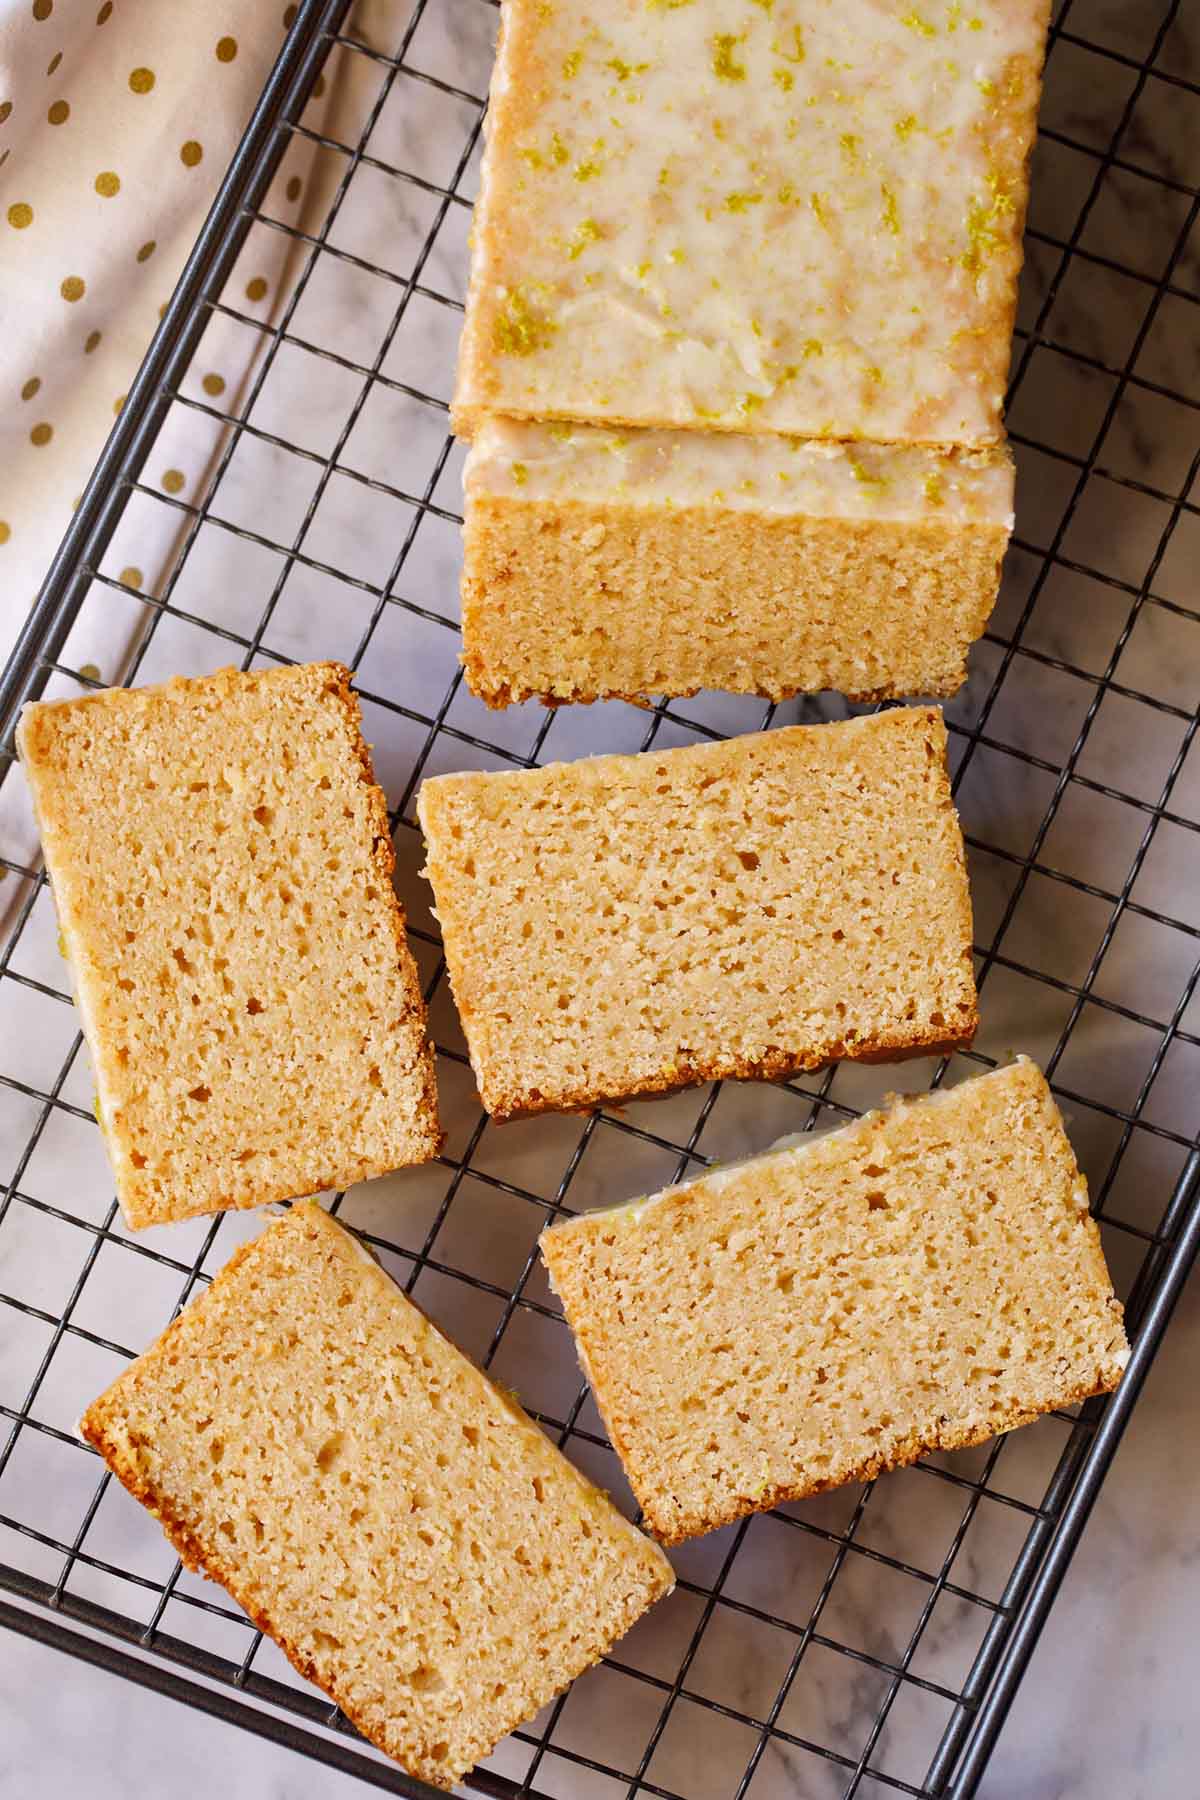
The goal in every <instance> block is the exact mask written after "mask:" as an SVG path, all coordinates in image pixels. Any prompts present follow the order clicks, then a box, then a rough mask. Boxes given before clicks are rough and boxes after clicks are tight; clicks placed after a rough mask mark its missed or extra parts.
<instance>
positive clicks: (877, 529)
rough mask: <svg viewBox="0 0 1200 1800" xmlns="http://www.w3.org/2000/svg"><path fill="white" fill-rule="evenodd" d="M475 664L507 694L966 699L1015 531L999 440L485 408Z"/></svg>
mask: <svg viewBox="0 0 1200 1800" xmlns="http://www.w3.org/2000/svg"><path fill="white" fill-rule="evenodd" d="M464 488H465V493H466V505H465V525H464V555H465V561H464V570H463V583H462V602H463V603H462V629H463V662H464V665H465V667H466V673H467V680H468V682H469V684H470V686H471V688H472V689H473V691H474V692H475V693H476V694H478V695H479V696H480V697H481V698H482V699H483V700H486V701H487V702H488V704H489V705H491V706H506V705H508V704H509V703H510V702H512V701H517V700H528V699H530V698H534V697H536V698H539V699H542V700H545V701H547V702H560V701H568V700H596V699H601V698H607V697H611V696H614V695H619V696H622V697H624V698H626V699H636V698H640V697H642V696H645V695H652V694H689V693H695V692H697V691H698V690H699V689H701V688H724V689H726V690H729V691H732V692H737V693H757V694H763V695H765V696H767V697H769V698H770V699H773V700H781V699H785V698H787V697H788V696H789V695H791V694H796V693H802V692H815V691H818V690H820V689H822V688H834V689H837V690H839V691H840V692H842V693H844V694H850V695H852V696H853V697H855V698H856V699H865V698H872V699H882V698H891V697H896V696H900V695H905V694H952V693H953V692H954V691H955V690H956V688H958V687H959V685H960V684H961V682H962V681H963V680H964V679H965V676H966V656H967V651H968V649H969V648H970V646H971V645H972V644H973V643H974V641H975V639H976V638H977V637H978V636H979V635H980V633H981V632H982V631H983V628H984V626H985V624H986V623H987V618H988V615H989V613H990V612H991V609H992V606H993V604H994V602H995V598H996V593H997V589H998V587H999V581H1000V564H1001V560H1002V558H1003V556H1004V550H1005V546H1006V544H1007V542H1008V537H1009V533H1010V531H1011V530H1012V505H1013V468H1012V459H1011V457H1010V455H1009V453H1008V451H1007V449H1005V448H995V447H993V448H990V449H986V450H953V449H952V450H944V449H935V448H932V447H929V446H925V445H895V444H868V443H858V444H837V443H832V442H815V441H813V440H811V439H800V438H781V437H764V436H750V435H738V434H735V433H732V432H725V433H721V434H717V433H712V432H695V431H633V432H620V433H619V432H614V431H609V430H605V429H603V428H600V427H597V426H589V425H576V426H571V425H564V424H561V423H559V424H556V423H549V424H537V423H530V422H522V421H514V420H501V419H488V420H486V421H485V422H484V423H483V424H482V425H481V426H480V427H479V429H478V431H477V432H476V435H475V439H474V441H473V443H472V445H471V448H470V450H469V452H468V455H467V462H466V469H465V472H464Z"/></svg>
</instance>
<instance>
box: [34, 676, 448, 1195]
mask: <svg viewBox="0 0 1200 1800" xmlns="http://www.w3.org/2000/svg"><path fill="white" fill-rule="evenodd" d="M17 741H18V748H19V750H20V754H21V758H22V760H23V763H24V766H25V771H26V774H27V775H28V778H29V782H30V786H31V788H32V792H33V800H34V806H35V809H36V813H37V818H38V823H39V827H40V830H41V837H42V847H43V850H44V853H45V858H46V867H47V871H48V873H49V876H50V880H51V884H52V886H53V890H54V898H55V904H56V906H57V908H58V916H59V922H60V925H61V928H62V940H63V944H64V948H65V952H66V955H67V958H68V961H69V964H70V968H71V974H72V980H73V984H74V988H75V994H76V999H77V1002H78V1005H79V1010H80V1014H81V1021H82V1025H83V1030H84V1033H85V1036H86V1038H87V1042H88V1048H89V1049H90V1051H91V1057H92V1065H93V1069H94V1072H95V1081H96V1088H97V1106H96V1112H97V1117H98V1119H99V1121H100V1124H101V1127H102V1129H103V1133H104V1137H105V1140H106V1143H107V1146H108V1150H109V1154H110V1156H111V1159H112V1164H113V1169H114V1173H115V1178H116V1187H117V1193H118V1196H119V1198H120V1201H121V1204H122V1207H123V1209H124V1212H125V1216H126V1218H127V1219H128V1221H129V1223H130V1225H132V1226H135V1227H138V1226H144V1225H155V1224H161V1223H163V1222H164V1221H166V1220H169V1219H182V1218H186V1217H188V1216H190V1215H191V1214H194V1213H206V1212H214V1211H217V1210H219V1209H221V1208H223V1207H231V1206H256V1205H258V1204H259V1203H260V1202H263V1201H267V1200H280V1199H287V1198H289V1197H291V1196H293V1195H296V1194H310V1193H313V1192H314V1191H316V1190H318V1189H321V1188H332V1187H344V1186H346V1185H347V1184H348V1183H349V1182H351V1181H358V1180H361V1179H362V1178H363V1177H365V1176H369V1175H380V1174H383V1173H384V1172H386V1171H387V1170H390V1169H395V1168H399V1167H401V1166H402V1165H403V1164H406V1163H414V1162H423V1161H425V1160H426V1159H428V1158H429V1157H431V1156H433V1155H435V1154H436V1152H437V1149H438V1147H439V1143H440V1133H439V1129H438V1118H437V1100H436V1092H435V1086H434V1070H433V1053H432V1050H431V1048H430V1045H429V1041H428V1038H427V1036H426V1030H425V1009H424V1004H423V1002H422V998H421V990H420V985H419V983H418V979H417V971H416V967H415V965H414V963H413V960H412V956H411V954H410V952H409V949H408V945H407V943H406V941H405V935H404V916H403V913H402V911H401V909H400V906H399V903H398V902H397V900H396V897H395V894H394V892H393V889H392V881H391V875H392V865H393V852H392V844H391V838H390V835H389V832H388V817H387V807H386V804H385V802H384V798H383V795H382V794H381V792H380V791H379V789H378V787H376V785H375V781H374V778H373V775H372V770H371V759H370V755H369V753H368V750H367V747H366V745H365V744H364V743H363V740H362V736H361V733H360V730H359V708H358V702H357V700H356V699H355V698H354V696H353V694H352V693H351V691H350V687H349V675H348V674H347V671H346V670H345V669H344V668H342V667H341V666H340V665H339V664H336V663H315V664H311V665H307V666H301V667H296V668H282V669H273V670H268V671H259V672H255V673H251V674H240V673H238V672H237V671H236V670H234V669H224V670H222V671H220V673H218V674H215V675H209V676H203V677H200V678H198V679H194V680H176V681H171V682H168V683H166V684H165V685H164V686H161V687H149V688H141V689H111V690H107V691H105V692H103V693H98V694H93V695H88V696H86V697H84V698H82V699H78V700H68V701H56V702H51V703H47V704H42V705H34V706H29V707H27V708H26V709H25V711H24V713H23V714H22V717H21V722H20V726H19V729H18V740H17Z"/></svg>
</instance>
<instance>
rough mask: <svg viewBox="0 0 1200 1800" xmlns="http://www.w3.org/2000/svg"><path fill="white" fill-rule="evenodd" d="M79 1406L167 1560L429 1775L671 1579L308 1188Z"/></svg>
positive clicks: (591, 1655) (572, 1668)
mask: <svg viewBox="0 0 1200 1800" xmlns="http://www.w3.org/2000/svg"><path fill="white" fill-rule="evenodd" d="M80 1428H81V1430H82V1432H83V1434H84V1436H85V1437H86V1438H87V1439H88V1441H89V1442H90V1443H92V1444H94V1445H95V1446H96V1448H97V1449H98V1450H99V1451H100V1452H101V1454H102V1455H103V1456H104V1458H105V1460H106V1461H107V1463H108V1464H109V1466H110V1468H111V1469H112V1470H113V1472H114V1473H115V1474H116V1475H117V1477H118V1479H119V1480H120V1481H122V1482H123V1483H124V1485H125V1486H126V1487H127V1488H128V1489H129V1490H130V1492H131V1493H132V1494H134V1495H135V1496H136V1498H137V1499H139V1500H140V1501H141V1502H142V1503H143V1504H144V1505H145V1506H147V1507H149V1509H150V1510H151V1512H152V1513H154V1515H155V1516H156V1518H157V1519H158V1520H159V1521H160V1523H161V1524H162V1526H163V1528H164V1530H165V1531H166V1533H167V1535H168V1537H169V1538H170V1539H171V1541H172V1542H173V1544H174V1545H175V1548H176V1549H177V1550H178V1552H179V1554H180V1556H181V1557H182V1558H183V1560H184V1562H185V1563H186V1564H187V1565H188V1567H189V1568H193V1569H199V1570H201V1571H202V1572H203V1573H204V1574H206V1575H208V1576H210V1577H211V1578H212V1579H213V1580H215V1581H219V1582H221V1583H222V1584H223V1585H224V1586H225V1587H226V1588H227V1589H228V1590H229V1592H230V1593H231V1594H232V1596H233V1598H234V1599H235V1600H236V1601H237V1603H238V1604H239V1605H240V1606H242V1607H243V1608H244V1609H245V1610H246V1612H248V1613H249V1614H250V1616H251V1618H252V1619H253V1620H254V1622H255V1623H256V1624H257V1625H258V1626H259V1627H260V1629H262V1630H263V1631H265V1632H267V1633H268V1634H269V1635H270V1636H271V1637H273V1638H274V1639H275V1641H276V1642H277V1643H278V1644H279V1645H280V1647H281V1648H282V1649H283V1651H284V1652H285V1654H286V1655H287V1656H288V1657H289V1658H290V1660H291V1661H292V1663H293V1664H294V1665H295V1667H296V1668H297V1669H298V1670H299V1671H300V1673H301V1674H302V1675H304V1676H305V1677H306V1678H307V1679H308V1680H310V1681H315V1682H316V1683H317V1684H318V1685H319V1686H320V1687H322V1688H323V1689H324V1690H325V1692H326V1693H328V1694H329V1695H330V1697H331V1698H332V1699H333V1700H335V1701H336V1702H337V1704H338V1705H339V1706H340V1707H341V1708H342V1710H343V1712H345V1714H346V1715H347V1717H348V1718H349V1719H351V1720H352V1722H353V1723H354V1724H355V1725H356V1726H357V1727H358V1729H359V1730H360V1731H361V1732H363V1733H364V1734H365V1735H366V1736H367V1737H368V1738H370V1740H371V1741H372V1742H373V1743H374V1744H376V1745H378V1747H379V1748H380V1749H381V1750H383V1751H385V1752H386V1753H387V1754H388V1755H389V1756H392V1757H395V1758H396V1759H397V1761H399V1762H400V1763H402V1764H403V1766H404V1767H405V1768H406V1769H407V1770H408V1771H409V1772H410V1773H411V1774H413V1775H417V1776H419V1777H421V1778H422V1779H423V1780H425V1781H430V1782H433V1783H434V1784H435V1785H437V1786H438V1787H446V1788H448V1787H452V1786H453V1785H454V1783H455V1782H456V1781H457V1780H459V1779H460V1777H461V1776H462V1775H464V1774H465V1773H466V1772H467V1771H468V1770H469V1769H470V1768H471V1767H472V1766H473V1765H474V1764H475V1763H476V1762H477V1761H478V1760H479V1759H480V1758H481V1757H483V1756H486V1755H487V1754H488V1753H489V1751H490V1750H491V1749H492V1748H493V1746H494V1745H495V1744H496V1743H497V1741H498V1740H499V1739H500V1738H501V1737H503V1736H504V1735H505V1734H506V1733H507V1732H509V1731H511V1730H512V1729H513V1728H514V1727H515V1726H517V1725H519V1724H521V1723H522V1722H523V1721H524V1720H526V1719H528V1718H530V1717H532V1716H533V1714H534V1713H536V1712H537V1710H538V1708H539V1707H541V1706H543V1705H544V1704H545V1703H546V1701H548V1700H549V1699H550V1698H551V1697H552V1696H553V1695H554V1694H555V1693H557V1692H558V1691H559V1690H560V1689H561V1688H563V1687H565V1686H566V1685H567V1683H568V1682H570V1681H572V1680H573V1679H574V1677H575V1676H576V1675H578V1674H579V1673H580V1672H581V1671H582V1670H583V1669H585V1668H587V1667H589V1666H590V1664H592V1663H593V1662H595V1661H597V1660H598V1658H599V1657H600V1656H601V1655H602V1654H603V1652H604V1651H605V1650H607V1649H608V1647H609V1646H610V1645H611V1644H612V1643H613V1642H614V1641H615V1639H617V1638H618V1637H620V1636H621V1634H622V1633H623V1632H624V1631H626V1630H627V1629H628V1628H629V1626H630V1625H632V1624H633V1623H634V1621H635V1620H636V1619H637V1618H638V1617H639V1616H640V1614H641V1613H642V1612H644V1611H645V1609H646V1607H648V1606H649V1605H650V1604H651V1603H652V1602H653V1601H654V1600H656V1599H658V1598H659V1597H660V1596H661V1595H663V1594H665V1593H668V1592H669V1591H670V1589H671V1587H672V1586H673V1585H674V1578H673V1575H672V1572H671V1568H670V1565H669V1563H668V1562H667V1560H666V1558H665V1557H664V1556H663V1554H662V1552H661V1551H660V1550H658V1549H657V1548H656V1547H655V1546H654V1545H653V1544H652V1543H651V1542H650V1541H649V1540H648V1539H647V1538H645V1537H643V1535H642V1534H641V1533H640V1532H639V1531H637V1530H636V1529H635V1528H634V1527H633V1526H632V1525H631V1524H630V1523H629V1522H628V1521H627V1520H626V1519H624V1518H622V1516H621V1515H620V1513H618V1512H617V1510H616V1509H615V1507H613V1505H612V1504H611V1502H610V1501H609V1500H608V1499H607V1497H606V1496H605V1495H604V1494H602V1493H601V1492H600V1490H599V1489H598V1488H595V1487H593V1486H592V1484H591V1483H590V1482H588V1481H587V1480H585V1479H584V1477H583V1476H582V1475H580V1474H579V1473H578V1471H577V1470H576V1469H574V1468H573V1467H572V1466H571V1464H570V1463H569V1462H567V1460H566V1458H565V1457H564V1456H562V1455H561V1454H560V1452H559V1451H558V1450H556V1449H555V1448H554V1446H553V1445H552V1444H551V1443H550V1441H549V1440H548V1439H547V1438H546V1437H545V1436H544V1435H543V1434H542V1432H541V1431H539V1430H538V1428H537V1426H536V1425H534V1424H533V1422H532V1421H531V1420H530V1419H528V1418H527V1417H526V1416H525V1414H524V1413H523V1412H522V1411H521V1409H520V1407H519V1406H517V1405H516V1403H515V1402H514V1401H512V1400H510V1399H509V1398H507V1397H506V1396H504V1395H502V1394H501V1393H499V1392H498V1390H497V1389H496V1388H494V1387H493V1386H492V1384H491V1383H490V1382H489V1381H488V1380H487V1378H486V1377H485V1376H484V1375H482V1374H481V1373H480V1372H479V1370H478V1369H476V1368H475V1367H474V1366H473V1365H472V1364H471V1363H470V1362H469V1361H468V1360H467V1358H466V1357H465V1356H463V1355H462V1353H461V1352H460V1351H459V1350H457V1349H456V1348H455V1347H454V1346H453V1345H452V1344H451V1343H449V1342H448V1341H447V1340H446V1339H445V1338H444V1337H442V1335H441V1334H440V1332H438V1331H437V1330H436V1328H435V1327H434V1326H433V1325H432V1324H430V1323H429V1321H428V1320H427V1319H426V1318H425V1317H424V1315H423V1314H422V1313H421V1312H419V1311H418V1309H417V1308H416V1307H415V1306H414V1305H413V1304H412V1303H411V1301H409V1300H407V1299H406V1298H405V1296H404V1295H403V1294H402V1293H401V1292H400V1290H399V1289H398V1288H397V1287H396V1286H395V1284H394V1283H393V1282H392V1281H391V1279H390V1278H389V1277H388V1276H387V1275H386V1274H385V1273H384V1271H383V1270H382V1269H380V1268H379V1267H378V1265H377V1264H376V1263H375V1262H374V1261H373V1260H372V1258H371V1257H370V1256H369V1255H368V1254H367V1252H366V1251H365V1250H364V1249H363V1248H362V1246H361V1245H360V1244H359V1243H358V1242H357V1240H356V1239H354V1238H353V1237H352V1236H351V1235H350V1233H348V1232H347V1231H345V1230H344V1229H343V1228H342V1227H341V1226H340V1225H338V1224H337V1223H336V1222H335V1221H333V1220H331V1219H330V1218H329V1217H328V1216H327V1215H326V1214H325V1213H323V1212H322V1211H321V1210H320V1208H319V1207H316V1206H314V1205H311V1204H309V1203H304V1204H301V1205H299V1206H296V1207H294V1208H293V1209H292V1210H291V1212H290V1213H289V1214H288V1215H287V1216H286V1217H285V1218H283V1219H281V1220H279V1221H278V1222H276V1223H275V1224H273V1225H271V1226H270V1227H269V1229H268V1230H267V1231H266V1232H265V1233H264V1234H263V1235H262V1236H261V1237H259V1238H257V1239H256V1240H254V1241H253V1242H252V1243H251V1244H249V1245H247V1246H246V1247H244V1248H243V1249H242V1250H240V1251H239V1252H238V1253H237V1255H236V1256H234V1258H233V1260H232V1261H231V1262H230V1263H228V1264H227V1265H226V1267H225V1268H224V1269H223V1270H222V1272H221V1273H220V1275H218V1277H217V1279H216V1281H215V1282H214V1283H213V1285H212V1288H211V1289H210V1290H209V1292H208V1293H206V1294H204V1295H203V1296H202V1297H201V1298H200V1299H198V1300H196V1301H195V1302H194V1303H193V1304H192V1305H190V1306H189V1307H188V1308H187V1309H186V1311H185V1312H184V1313H183V1314H182V1315H181V1316H180V1317H179V1318H178V1319H177V1320H176V1321H175V1323H174V1324H172V1325H171V1326H170V1327H169V1328H168V1329H167V1330H166V1331H165V1332H164V1333H163V1335H162V1337H161V1338H160V1339H159V1340H158V1342H157V1343H156V1344H154V1345H153V1346H152V1348H151V1349H150V1350H148V1351H147V1352H146V1354H145V1355H144V1356H142V1357H139V1359H138V1360H137V1361H136V1362H135V1363H133V1364H132V1365H131V1366H130V1367H129V1368H128V1369H127V1370H126V1371H125V1373H124V1374H123V1375H121V1376H120V1377H119V1378H118V1380H117V1381H116V1382H115V1383H114V1384H113V1386H112V1387H111V1388H109V1390H108V1392H107V1393H106V1394H104V1395H102V1396H101V1398H100V1399H99V1400H97V1401H96V1402H95V1403H94V1405H93V1406H91V1407H90V1408H89V1409H88V1412H87V1413H86V1415H85V1416H84V1418H83V1420H82V1423H81V1427H80Z"/></svg>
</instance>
